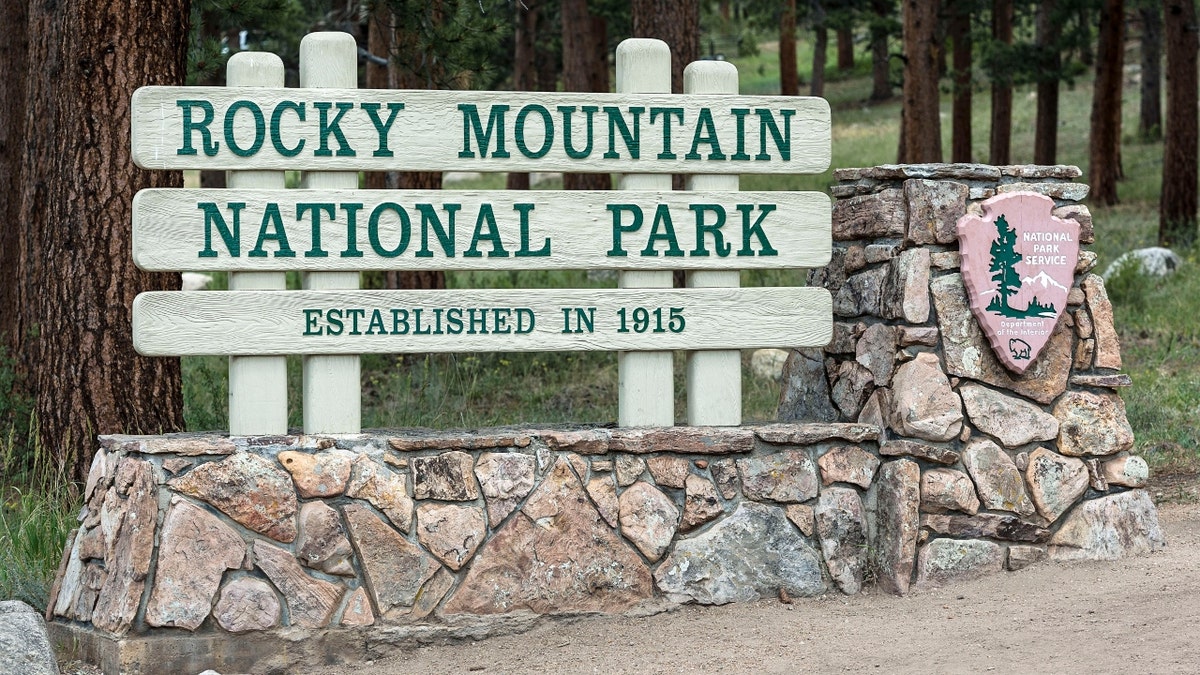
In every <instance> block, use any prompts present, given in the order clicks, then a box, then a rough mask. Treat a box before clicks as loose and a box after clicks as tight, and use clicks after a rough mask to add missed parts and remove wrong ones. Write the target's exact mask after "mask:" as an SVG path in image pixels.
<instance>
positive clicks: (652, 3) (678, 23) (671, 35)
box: [633, 0, 700, 94]
mask: <svg viewBox="0 0 1200 675" xmlns="http://www.w3.org/2000/svg"><path fill="white" fill-rule="evenodd" d="M633 36H634V37H648V38H658V39H659V40H662V41H663V42H666V43H667V44H668V45H670V47H671V90H672V91H673V92H675V93H677V94H680V93H683V69H684V68H686V67H687V64H689V63H691V62H692V61H695V60H696V59H698V58H700V3H698V2H696V1H695V0H633Z"/></svg>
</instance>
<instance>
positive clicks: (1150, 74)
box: [1138, 0, 1163, 141]
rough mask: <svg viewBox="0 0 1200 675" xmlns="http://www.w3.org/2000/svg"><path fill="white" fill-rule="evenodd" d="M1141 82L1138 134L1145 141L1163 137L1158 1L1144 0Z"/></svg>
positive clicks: (1160, 28)
mask: <svg viewBox="0 0 1200 675" xmlns="http://www.w3.org/2000/svg"><path fill="white" fill-rule="evenodd" d="M1138 13H1139V14H1140V15H1141V18H1142V84H1141V106H1140V110H1139V111H1138V112H1139V115H1138V134H1139V135H1140V136H1141V137H1142V138H1143V139H1145V140H1151V141H1152V140H1158V139H1159V138H1162V48H1163V45H1162V43H1163V22H1162V7H1161V6H1160V5H1159V4H1158V0H1143V2H1142V4H1141V7H1139V8H1138Z"/></svg>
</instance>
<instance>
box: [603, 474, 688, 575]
mask: <svg viewBox="0 0 1200 675" xmlns="http://www.w3.org/2000/svg"><path fill="white" fill-rule="evenodd" d="M618 503H619V504H620V508H621V516H620V517H621V534H622V535H623V536H624V537H625V538H626V539H628V540H629V541H631V542H633V545H634V546H637V547H638V550H639V551H641V552H642V555H644V556H646V558H648V559H649V560H650V561H651V562H654V561H655V560H658V559H659V558H661V557H662V554H663V553H664V552H665V551H666V550H667V547H668V546H670V545H671V539H673V538H674V537H675V531H676V530H677V529H678V528H679V509H678V508H676V507H675V503H674V502H672V501H671V500H670V499H669V498H668V497H667V496H666V495H664V494H663V493H662V492H660V491H659V490H658V488H656V487H654V486H653V485H650V484H649V483H646V482H644V481H638V482H637V483H634V484H633V485H631V486H630V487H629V488H628V489H626V490H625V491H624V492H622V493H621V496H620V497H619V498H618Z"/></svg>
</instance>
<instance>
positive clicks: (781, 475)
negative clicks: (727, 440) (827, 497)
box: [737, 450, 819, 502]
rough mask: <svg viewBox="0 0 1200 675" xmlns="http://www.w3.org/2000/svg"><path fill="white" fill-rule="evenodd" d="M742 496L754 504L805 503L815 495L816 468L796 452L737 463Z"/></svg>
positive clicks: (780, 453) (748, 459) (806, 454)
mask: <svg viewBox="0 0 1200 675" xmlns="http://www.w3.org/2000/svg"><path fill="white" fill-rule="evenodd" d="M737 467H738V472H739V473H740V474H741V476H742V494H744V495H745V496H746V498H747V499H752V500H754V501H762V500H769V501H775V502H806V501H808V500H810V499H812V498H813V497H816V496H817V492H818V489H819V486H818V482H817V466H816V464H814V463H813V461H812V459H810V458H809V456H808V453H806V452H802V451H799V450H786V451H783V452H778V453H773V454H770V455H762V456H761V457H744V458H741V459H739V460H737Z"/></svg>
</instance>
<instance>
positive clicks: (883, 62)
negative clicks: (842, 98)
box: [871, 0, 893, 101]
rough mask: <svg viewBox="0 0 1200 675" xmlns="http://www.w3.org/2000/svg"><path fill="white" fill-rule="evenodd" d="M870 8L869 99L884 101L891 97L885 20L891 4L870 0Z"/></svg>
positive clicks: (886, 0)
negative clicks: (872, 12)
mask: <svg viewBox="0 0 1200 675" xmlns="http://www.w3.org/2000/svg"><path fill="white" fill-rule="evenodd" d="M871 9H872V10H873V11H874V13H875V18H874V21H872V22H871V100H872V101H886V100H887V99H889V98H891V97H892V79H891V62H890V57H889V55H888V29H887V22H888V21H889V19H890V18H891V15H892V10H893V5H892V2H890V0H871Z"/></svg>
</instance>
